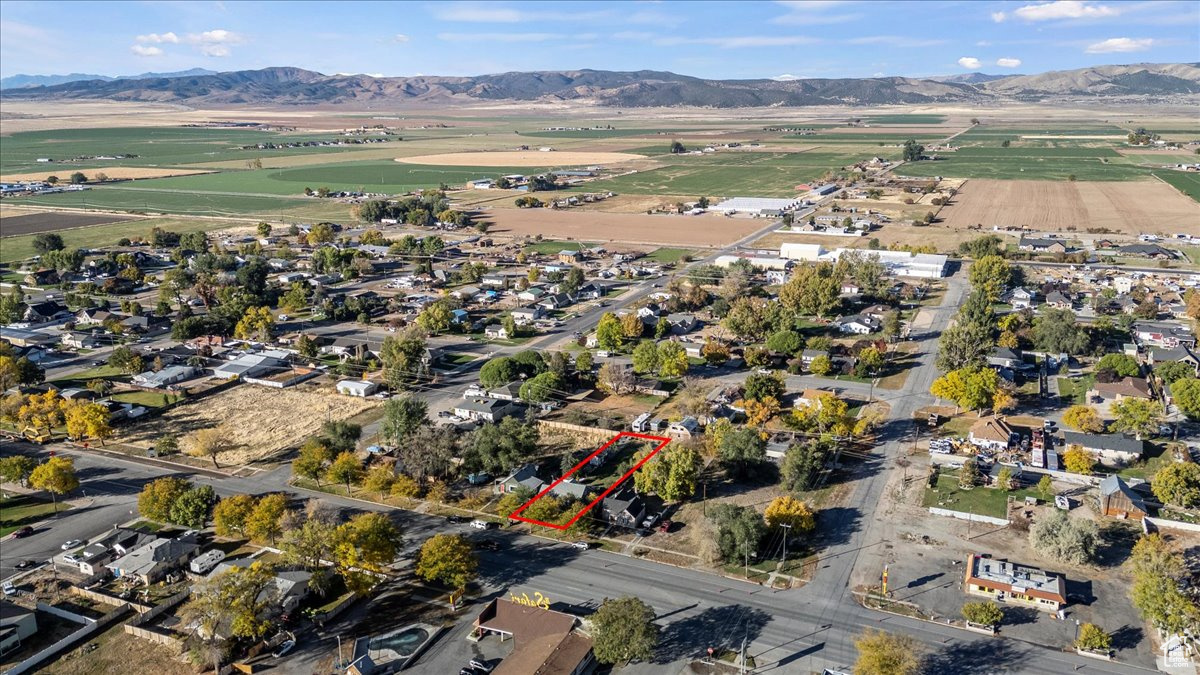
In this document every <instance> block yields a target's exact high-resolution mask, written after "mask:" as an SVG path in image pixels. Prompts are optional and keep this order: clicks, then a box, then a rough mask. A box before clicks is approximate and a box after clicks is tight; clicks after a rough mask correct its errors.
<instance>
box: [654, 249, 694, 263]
mask: <svg viewBox="0 0 1200 675" xmlns="http://www.w3.org/2000/svg"><path fill="white" fill-rule="evenodd" d="M693 253H695V251H693V250H691V249H687V248H660V249H655V250H654V251H652V252H650V253H649V254H648V255H646V258H645V259H646V260H653V261H655V262H659V263H677V262H679V261H680V260H682V259H683V257H684V256H690V255H692V254H693Z"/></svg>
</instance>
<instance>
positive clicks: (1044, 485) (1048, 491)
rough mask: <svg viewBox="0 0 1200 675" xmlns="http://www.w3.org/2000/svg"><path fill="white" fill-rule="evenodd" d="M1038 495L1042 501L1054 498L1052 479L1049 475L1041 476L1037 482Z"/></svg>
mask: <svg viewBox="0 0 1200 675" xmlns="http://www.w3.org/2000/svg"><path fill="white" fill-rule="evenodd" d="M1037 491H1038V496H1039V497H1041V498H1042V501H1044V502H1048V501H1050V500H1051V499H1053V498H1054V481H1053V480H1051V478H1050V476H1042V479H1041V480H1039V481H1038V484H1037Z"/></svg>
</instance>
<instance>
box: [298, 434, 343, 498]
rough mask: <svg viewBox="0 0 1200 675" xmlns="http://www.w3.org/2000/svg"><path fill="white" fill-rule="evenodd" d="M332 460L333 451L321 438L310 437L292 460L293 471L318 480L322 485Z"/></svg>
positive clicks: (318, 484) (318, 483)
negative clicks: (327, 466)
mask: <svg viewBox="0 0 1200 675" xmlns="http://www.w3.org/2000/svg"><path fill="white" fill-rule="evenodd" d="M332 461H333V451H332V450H330V449H329V447H328V446H326V445H325V444H324V443H322V442H321V441H320V440H319V439H316V438H310V439H308V440H307V441H305V442H304V445H301V446H300V451H299V453H297V455H296V459H294V460H292V473H294V474H296V475H297V476H301V477H303V478H307V479H309V480H313V481H316V483H317V487H320V486H321V477H322V476H323V475H324V473H325V467H326V465H327V464H328V463H329V462H332Z"/></svg>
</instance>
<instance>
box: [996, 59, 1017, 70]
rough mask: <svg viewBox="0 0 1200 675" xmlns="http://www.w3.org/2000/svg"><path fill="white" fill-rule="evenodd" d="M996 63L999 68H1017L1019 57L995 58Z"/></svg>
mask: <svg viewBox="0 0 1200 675" xmlns="http://www.w3.org/2000/svg"><path fill="white" fill-rule="evenodd" d="M996 65H998V66H1000V67H1001V68H1019V67H1021V59H1010V58H999V59H996Z"/></svg>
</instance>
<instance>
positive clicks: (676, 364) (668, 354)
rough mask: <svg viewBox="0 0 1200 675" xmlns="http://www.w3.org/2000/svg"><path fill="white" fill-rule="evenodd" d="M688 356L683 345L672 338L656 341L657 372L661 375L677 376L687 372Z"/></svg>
mask: <svg viewBox="0 0 1200 675" xmlns="http://www.w3.org/2000/svg"><path fill="white" fill-rule="evenodd" d="M687 371H688V356H687V352H686V351H685V350H684V348H683V345H681V344H679V343H678V342H675V341H674V340H664V341H662V342H660V343H658V374H659V375H661V376H662V377H668V378H679V377H683V376H684V375H686V374H687Z"/></svg>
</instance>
